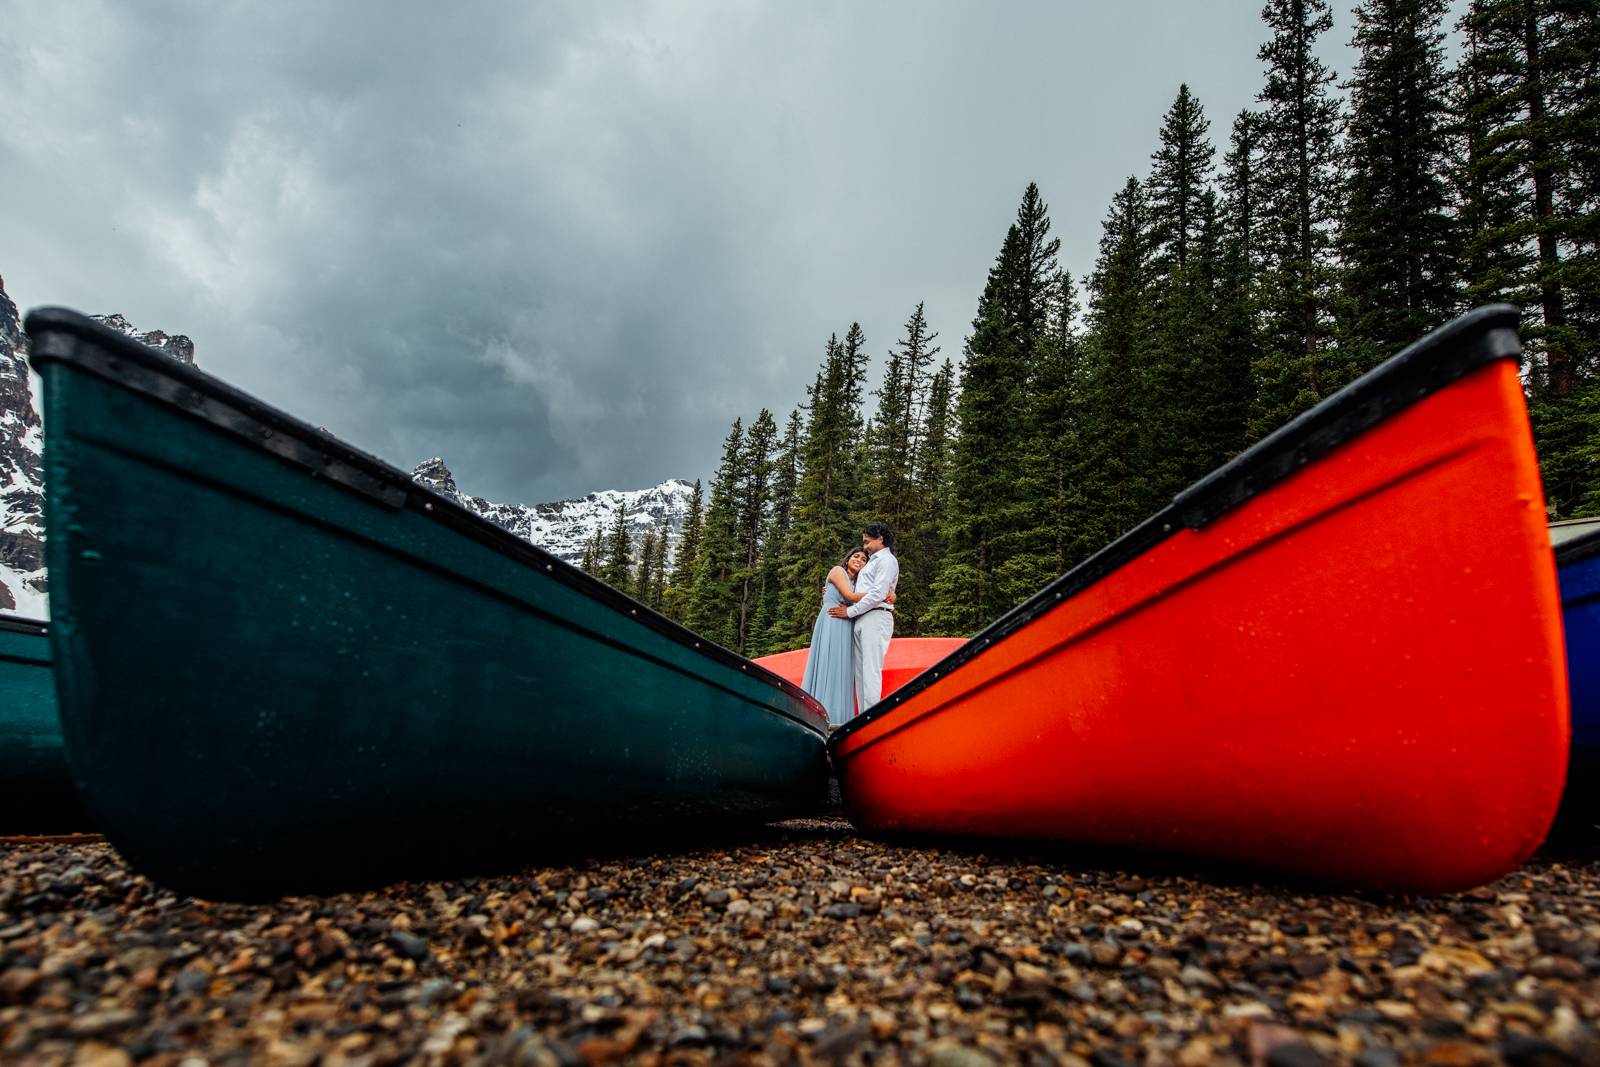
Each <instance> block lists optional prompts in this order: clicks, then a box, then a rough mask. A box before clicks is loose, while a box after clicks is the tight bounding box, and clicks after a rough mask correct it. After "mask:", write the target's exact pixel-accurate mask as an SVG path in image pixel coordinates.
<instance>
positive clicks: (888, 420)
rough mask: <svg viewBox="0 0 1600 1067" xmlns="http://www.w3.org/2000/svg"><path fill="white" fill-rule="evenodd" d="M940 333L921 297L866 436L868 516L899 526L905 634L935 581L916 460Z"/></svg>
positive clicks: (898, 624) (900, 621)
mask: <svg viewBox="0 0 1600 1067" xmlns="http://www.w3.org/2000/svg"><path fill="white" fill-rule="evenodd" d="M937 337H938V334H936V333H934V332H933V331H931V330H930V329H929V328H928V320H927V318H926V316H925V315H924V314H923V305H922V304H920V303H919V304H918V305H917V307H916V310H914V311H913V312H912V313H911V317H910V318H909V319H907V320H906V324H905V335H904V336H903V337H901V338H900V339H899V340H898V341H896V342H895V345H894V347H893V348H892V349H890V351H889V359H888V363H887V364H886V366H885V369H884V378H883V388H882V389H880V390H878V392H877V394H876V395H877V397H878V413H877V416H876V418H875V419H874V420H873V432H872V433H871V434H870V435H868V436H867V437H866V440H865V443H866V445H867V448H868V458H867V464H866V471H867V474H868V481H869V484H870V486H871V494H870V500H871V507H870V509H869V510H870V514H867V515H865V516H864V519H865V520H868V521H870V520H872V519H878V520H881V521H883V522H886V523H888V524H889V528H890V529H891V530H893V531H894V535H895V549H894V550H895V555H896V556H897V557H898V558H899V560H900V588H901V590H903V592H904V594H905V595H903V596H899V597H898V599H897V601H896V604H895V628H896V632H897V633H900V634H902V635H913V634H916V633H917V632H918V623H919V620H920V615H921V611H922V608H923V605H924V604H926V602H927V599H928V587H929V586H930V585H931V584H932V582H933V575H932V574H931V573H930V572H929V570H928V552H927V548H928V545H927V540H928V524H929V514H928V513H929V509H928V505H927V501H926V500H925V499H924V498H923V497H922V496H921V495H920V493H919V492H918V490H917V485H916V481H915V464H916V450H917V445H918V443H919V440H920V438H921V435H922V418H923V416H924V410H923V409H924V408H925V407H926V404H927V395H926V394H927V387H928V366H929V364H931V363H932V362H933V357H934V356H935V355H937V354H938V352H939V346H938V345H935V344H934V343H933V342H934V340H936V339H937Z"/></svg>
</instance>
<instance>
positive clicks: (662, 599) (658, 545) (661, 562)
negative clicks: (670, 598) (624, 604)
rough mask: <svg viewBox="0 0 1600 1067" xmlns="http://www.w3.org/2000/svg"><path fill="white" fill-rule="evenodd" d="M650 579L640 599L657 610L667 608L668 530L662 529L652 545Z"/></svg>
mask: <svg viewBox="0 0 1600 1067" xmlns="http://www.w3.org/2000/svg"><path fill="white" fill-rule="evenodd" d="M649 559H650V572H649V574H650V581H649V584H648V586H647V587H646V589H645V594H646V595H645V596H643V597H641V598H640V599H641V600H643V601H644V602H645V603H646V604H649V605H650V607H652V608H654V609H655V610H656V611H665V610H666V593H667V531H666V530H662V531H661V533H660V534H659V535H658V536H657V537H656V539H655V543H654V544H652V545H651V548H650V553H649Z"/></svg>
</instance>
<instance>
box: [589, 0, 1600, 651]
mask: <svg viewBox="0 0 1600 1067" xmlns="http://www.w3.org/2000/svg"><path fill="white" fill-rule="evenodd" d="M1445 14H1446V0H1363V2H1361V3H1360V4H1358V5H1357V6H1356V7H1355V9H1354V15H1355V38H1354V41H1353V44H1354V47H1355V49H1356V62H1355V69H1354V71H1353V72H1352V73H1351V75H1350V77H1349V80H1348V81H1347V82H1345V83H1344V84H1343V85H1340V84H1337V83H1336V80H1335V75H1334V73H1333V72H1332V71H1330V70H1328V69H1327V68H1326V66H1325V65H1324V64H1323V63H1322V62H1321V61H1320V60H1319V59H1318V58H1317V56H1316V53H1315V46H1316V44H1317V42H1318V39H1319V38H1320V37H1321V36H1322V35H1323V34H1325V33H1327V32H1328V30H1329V29H1330V28H1331V27H1332V18H1331V14H1330V11H1329V9H1328V6H1327V4H1326V2H1325V0H1268V2H1267V4H1266V6H1265V8H1264V10H1263V12H1262V18H1263V21H1264V23H1265V26H1266V29H1267V40H1266V42H1265V43H1264V44H1263V45H1262V46H1261V48H1260V53H1259V55H1260V58H1261V60H1262V62H1263V64H1264V66H1265V79H1264V83H1263V86H1262V88H1261V91H1260V94H1259V96H1258V98H1257V101H1256V106H1254V107H1252V108H1249V109H1246V110H1244V111H1242V112H1241V113H1240V114H1239V115H1237V116H1235V117H1234V118H1233V121H1232V124H1231V127H1230V129H1229V132H1228V137H1227V143H1226V145H1225V146H1222V151H1221V158H1220V160H1219V159H1218V158H1217V157H1218V151H1219V145H1218V144H1217V143H1216V142H1215V141H1214V140H1213V137H1212V133H1211V124H1210V121H1209V120H1208V118H1207V117H1206V114H1205V110H1204V108H1203V106H1202V104H1201V101H1200V100H1198V99H1197V98H1196V97H1195V96H1194V94H1192V93H1191V92H1190V90H1189V88H1188V86H1187V85H1183V86H1180V87H1179V89H1178V92H1177V95H1176V98H1175V99H1174V100H1173V103H1172V105H1171V107H1170V108H1169V109H1168V110H1167V112H1166V114H1165V115H1164V116H1163V117H1162V121H1161V125H1160V128H1159V130H1158V131H1157V134H1156V148H1155V151H1154V152H1153V154H1152V156H1151V163H1150V167H1149V170H1148V171H1147V172H1146V173H1144V174H1142V175H1130V176H1129V177H1128V179H1127V181H1126V182H1125V183H1124V184H1123V186H1122V187H1121V188H1120V189H1118V190H1117V192H1116V193H1115V195H1114V196H1113V197H1112V199H1111V203H1110V205H1109V206H1108V208H1107V211H1106V214H1105V219H1104V223H1103V226H1102V232H1101V236H1100V244H1099V254H1098V258H1097V259H1096V261H1095V264H1094V269H1093V271H1092V272H1091V273H1090V274H1089V275H1088V277H1086V278H1084V279H1075V278H1074V277H1072V275H1071V274H1070V273H1069V272H1067V271H1066V270H1065V269H1063V267H1062V265H1061V262H1060V259H1059V251H1060V242H1059V240H1058V239H1056V238H1055V237H1053V236H1051V221H1050V214H1049V208H1048V205H1047V204H1046V203H1045V201H1044V198H1043V196H1042V194H1041V192H1040V190H1039V188H1038V186H1037V185H1036V184H1032V183H1030V184H1029V185H1028V186H1027V189H1026V190H1025V191H1024V193H1023V195H1022V199H1021V203H1020V204H1019V206H1018V208H1017V213H1016V218H1015V221H1014V222H1013V223H1012V225H1011V226H1010V227H1009V228H1008V230H1007V232H1006V234H1005V236H1004V238H1003V240H1002V241H1001V244H1000V249H999V252H998V254H997V255H996V257H995V261H994V264H993V266H992V267H991V268H990V270H989V275H988V278H987V280H986V282H985V285H984V288H983V292H982V294H981V295H980V297H979V299H978V305H977V312H976V315H975V316H974V318H973V320H972V323H971V329H970V332H969V333H968V334H967V336H966V339H965V341H964V343H963V344H962V346H961V352H960V361H959V368H958V367H957V366H956V365H955V364H953V363H952V360H951V359H950V358H948V357H946V358H943V359H940V358H939V357H940V355H941V347H940V346H939V344H938V343H937V341H938V334H937V333H936V332H935V331H934V330H933V328H932V326H931V325H930V324H929V322H928V321H927V318H926V315H925V313H924V308H923V306H922V305H921V304H919V305H917V307H916V308H915V309H913V310H912V312H911V313H910V315H909V316H908V317H907V318H906V320H905V324H904V326H903V328H902V330H901V334H900V336H899V338H898V339H896V340H895V342H894V343H893V344H892V345H891V346H890V347H889V349H888V352H887V355H886V358H885V362H884V370H883V378H882V384H881V386H880V387H879V388H878V389H877V390H875V391H873V392H871V394H870V395H871V396H872V397H873V398H874V400H875V403H874V404H873V405H872V411H871V414H868V413H867V404H868V395H869V393H868V346H867V339H866V337H865V336H864V335H863V333H862V330H861V327H860V325H859V324H858V323H852V324H851V325H850V326H849V327H848V328H847V329H846V330H845V331H844V333H843V336H842V337H841V336H839V335H838V334H835V335H834V336H832V337H830V338H829V339H828V341H827V343H826V345H825V347H824V351H823V357H822V360H821V363H820V366H819V368H818V370H817V374H816V377H815V379H814V381H813V382H812V384H811V385H810V386H809V387H808V388H807V390H806V396H805V399H804V401H803V402H802V403H801V404H800V405H799V406H797V407H796V408H795V409H794V410H793V411H791V412H790V413H789V415H788V418H787V420H786V421H785V423H784V424H783V428H782V429H781V430H780V429H779V426H778V423H777V420H776V419H775V417H774V416H773V414H772V412H771V411H768V410H765V409H764V410H762V411H761V412H760V413H758V414H757V416H756V417H755V418H754V419H753V420H751V421H750V422H749V423H748V425H747V424H746V423H745V422H744V421H743V420H742V419H735V420H734V422H733V425H732V427H731V429H730V430H729V432H728V436H727V438H726V439H725V441H724V443H723V452H722V459H721V462H720V463H719V464H718V467H717V471H716V475H715V477H714V479H713V480H712V483H711V485H710V490H709V496H708V497H705V496H703V494H702V492H701V487H700V486H699V484H698V483H696V487H695V495H694V501H693V508H692V510H691V514H690V516H689V520H688V523H687V525H686V528H685V532H684V535H683V537H682V539H681V541H680V543H679V545H678V548H677V551H676V553H675V555H674V558H673V559H672V560H671V564H670V571H669V569H668V561H667V558H666V550H665V544H664V542H663V541H661V540H656V539H654V538H647V541H646V543H645V544H643V545H640V546H632V545H630V544H629V542H628V537H627V532H626V528H625V526H624V525H623V519H622V517H621V516H620V515H619V516H618V517H617V520H616V523H615V525H614V527H613V529H612V532H611V538H610V540H609V542H607V541H606V540H605V539H604V538H603V537H602V535H600V534H597V536H596V541H595V542H594V543H593V544H591V546H590V554H589V555H588V557H587V558H586V559H585V568H586V569H589V570H591V572H593V573H597V574H599V575H600V576H601V577H602V578H604V579H605V580H606V581H608V582H611V583H612V584H613V585H616V586H618V587H619V588H624V589H626V590H627V591H629V592H630V593H632V594H633V595H635V596H636V597H638V598H639V599H640V600H643V601H645V602H646V603H649V604H651V605H652V606H653V607H656V608H658V609H659V610H662V611H664V612H666V613H667V614H668V615H670V616H671V617H673V618H675V619H677V620H679V621H681V622H683V623H685V624H686V625H688V626H690V627H691V628H693V629H695V630H697V631H699V632H700V633H702V634H704V635H705V636H707V637H709V638H711V639H713V640H716V641H718V642H720V643H722V644H724V645H726V646H728V647H730V648H733V649H736V650H738V651H740V652H742V653H745V654H748V655H762V654H765V653H769V652H776V651H783V650H787V649H790V648H795V647H800V646H803V645H805V644H806V643H807V641H808V640H809V636H810V629H811V624H812V621H813V619H814V618H815V616H816V613H817V610H818V605H819V603H820V588H821V582H822V579H823V575H824V574H825V572H826V570H827V568H828V567H829V566H830V565H831V564H832V563H834V562H836V561H837V559H836V558H837V557H840V556H842V555H843V553H844V552H845V550H846V549H847V548H848V547H849V546H850V545H851V544H853V543H856V542H858V540H859V534H858V531H859V529H860V526H861V524H862V523H863V522H864V521H866V520H867V519H870V518H877V519H883V520H884V521H886V522H888V523H889V525H890V526H891V528H892V529H894V531H895V533H896V540H897V546H896V547H897V550H898V554H899V556H900V560H901V574H902V579H901V589H900V599H899V603H898V605H897V609H898V616H897V624H896V632H897V633H899V634H918V633H921V634H968V633H972V632H973V631H975V630H977V629H979V628H981V627H982V626H984V625H985V624H987V623H988V622H990V621H992V620H993V619H995V618H996V617H998V616H999V615H1001V614H1002V613H1004V612H1005V611H1006V610H1008V609H1009V608H1011V607H1012V606H1014V605H1015V604H1017V603H1019V602H1020V601H1022V600H1023V599H1025V598H1026V597H1028V596H1029V595H1031V594H1032V593H1034V592H1035V591H1037V590H1038V589H1039V588H1040V587H1041V586H1043V585H1044V584H1045V583H1047V582H1048V581H1050V580H1051V579H1052V578H1054V577H1056V576H1057V575H1059V574H1061V573H1063V572H1065V571H1066V570H1068V569H1070V568H1071V567H1073V566H1074V565H1076V564H1077V563H1079V562H1081V561H1083V560H1084V559H1086V558H1087V557H1088V556H1089V555H1091V554H1092V553H1093V552H1095V551H1096V550H1098V549H1099V548H1101V547H1102V546H1104V545H1105V544H1107V543H1109V542H1110V541H1111V540H1113V539H1115V538H1116V537H1117V536H1119V535H1120V534H1122V533H1124V532H1125V531H1127V530H1128V529H1129V528H1131V527H1132V526H1133V525H1134V524H1136V523H1137V522H1138V521H1139V520H1140V519H1142V518H1144V517H1145V516H1147V515H1149V514H1150V513H1152V512H1154V511H1156V510H1158V509H1160V508H1161V507H1163V506H1164V505H1165V504H1166V503H1167V502H1169V501H1170V500H1171V498H1172V496H1173V495H1174V494H1175V493H1176V492H1177V491H1179V490H1180V489H1182V488H1183V487H1184V486H1186V485H1188V484H1189V483H1191V482H1193V481H1194V480H1195V479H1197V478H1198V477H1200V476H1201V475H1203V474H1204V473H1206V472H1207V471H1209V470H1211V469H1212V468H1214V467H1216V466H1218V465H1220V464H1221V463H1223V462H1225V461H1226V460H1227V459H1228V458H1230V457H1231V456H1233V455H1235V454H1236V453H1238V452H1239V451H1240V450H1241V449H1243V448H1244V447H1246V446H1247V445H1248V444H1250V443H1251V442H1252V441H1255V440H1257V439H1259V438H1260V437H1262V436H1263V435H1265V434H1266V433H1268V432H1270V431H1271V430H1272V429H1274V428H1276V427H1277V426H1279V425H1281V424H1282V423H1283V422H1285V421H1287V420H1288V419H1289V418H1291V417H1293V416H1294V415H1296V414H1298V413H1299V412H1301V411H1303V410H1305V409H1306V408H1308V407H1310V406H1312V405H1313V404H1315V403H1317V402H1318V401H1319V400H1321V399H1323V398H1324V397H1327V396H1328V395H1330V394H1331V393H1333V392H1334V391H1336V390H1337V389H1339V388H1340V387H1342V386H1343V385H1345V384H1347V383H1348V382H1350V381H1351V380H1353V379H1354V378H1356V377H1358V376H1359V375H1361V374H1363V373H1365V372H1366V371H1368V370H1370V369H1371V368H1372V367H1374V366H1376V365H1377V364H1378V363H1380V362H1381V361H1382V360H1383V359H1385V358H1387V357H1388V356H1390V355H1392V354H1393V353H1394V352H1396V351H1398V350H1399V349H1400V348H1403V347H1404V346H1405V345H1406V344H1408V343H1410V342H1411V341H1414V340H1416V339H1417V338H1419V337H1421V336H1422V335H1423V334H1425V333H1427V332H1428V331H1429V330H1431V329H1433V328H1435V327H1437V326H1439V325H1441V324H1442V323H1444V322H1445V321H1446V320H1448V319H1449V318H1450V317H1452V316H1453V315H1456V314H1458V313H1460V312H1462V311H1464V310H1466V309H1468V308H1470V307H1473V306H1476V305H1479V304H1483V303H1488V302H1493V301H1507V302H1510V303H1514V304H1517V305H1519V306H1521V307H1522V308H1523V309H1524V312H1525V315H1524V320H1523V338H1524V342H1525V344H1526V348H1527V353H1526V356H1525V363H1524V367H1523V380H1524V382H1525V384H1526V389H1527V393H1528V400H1529V405H1530V411H1531V413H1532V417H1533V423H1534V433H1535V438H1536V441H1537V443H1538V447H1539V454H1540V465H1541V471H1542V473H1543V476H1544V482H1545V491H1546V494H1547V498H1548V503H1549V508H1550V514H1551V517H1552V518H1562V517H1569V516H1576V515H1586V514H1600V252H1597V247H1596V246H1597V242H1600V6H1597V5H1596V4H1595V3H1594V2H1593V0H1474V2H1473V3H1472V5H1471V7H1470V9H1469V11H1468V12H1467V14H1466V15H1465V16H1464V17H1463V18H1462V19H1461V21H1460V23H1459V24H1458V25H1457V26H1456V30H1457V33H1458V38H1457V41H1458V44H1459V46H1460V53H1461V54H1460V58H1459V60H1458V61H1457V62H1454V63H1451V62H1448V61H1447V57H1446V51H1445V44H1446V27H1445V26H1444V19H1445ZM652 542H653V543H652Z"/></svg>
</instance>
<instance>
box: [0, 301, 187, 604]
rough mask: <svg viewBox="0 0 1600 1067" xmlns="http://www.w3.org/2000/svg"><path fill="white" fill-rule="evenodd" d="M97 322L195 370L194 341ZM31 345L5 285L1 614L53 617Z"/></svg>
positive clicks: (112, 319)
mask: <svg viewBox="0 0 1600 1067" xmlns="http://www.w3.org/2000/svg"><path fill="white" fill-rule="evenodd" d="M94 318H95V319H96V320H97V321H99V322H102V323H104V324H105V325H107V326H109V327H111V328H112V329H113V330H116V331H118V332H119V333H123V334H126V335H127V336H129V337H132V338H133V339H134V340H136V341H140V342H142V343H144V344H146V345H149V346H150V347H151V348H155V349H159V350H160V351H162V352H165V353H167V354H168V355H169V356H171V357H172V358H173V359H176V360H179V361H181V362H183V363H190V364H192V363H194V342H193V341H191V340H189V338H187V337H185V336H183V335H182V334H167V333H164V332H163V331H161V330H151V331H150V332H149V333H141V332H140V331H139V330H138V329H137V328H135V327H134V325H133V324H132V323H130V322H129V321H128V320H127V319H126V318H124V317H123V316H121V315H96V316H94ZM27 352H28V346H27V338H26V337H25V336H24V335H23V332H22V321H21V316H20V315H18V314H17V305H16V304H15V303H14V302H13V301H12V299H11V297H10V296H9V295H7V293H6V290H5V280H4V279H3V278H0V611H6V612H15V613H16V614H19V615H26V616H29V617H31V618H41V619H42V618H44V617H46V616H47V615H48V614H49V601H48V599H47V597H46V589H47V588H48V584H49V583H48V581H47V580H46V576H45V568H44V540H45V530H44V463H43V461H42V459H41V453H42V452H43V448H44V426H43V423H42V422H41V421H40V418H39V408H38V405H37V404H36V403H35V402H34V398H33V388H32V383H30V382H29V380H28V361H27Z"/></svg>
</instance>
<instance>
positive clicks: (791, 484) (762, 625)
mask: <svg viewBox="0 0 1600 1067" xmlns="http://www.w3.org/2000/svg"><path fill="white" fill-rule="evenodd" d="M804 428H805V423H804V421H803V420H802V418H801V416H800V409H798V408H796V409H795V410H793V411H791V412H789V421H788V422H787V423H786V424H785V426H784V431H783V439H782V441H781V443H780V444H779V445H778V452H777V458H776V459H774V460H773V463H772V492H771V498H772V503H771V506H770V507H769V508H768V512H767V527H766V530H765V531H763V533H762V535H761V577H760V581H759V586H760V597H759V603H760V609H759V610H758V611H757V613H756V620H755V625H754V628H753V631H752V632H753V633H754V634H755V637H754V639H753V641H752V647H753V649H754V650H755V653H756V654H757V655H765V654H767V653H772V652H787V651H788V650H789V649H788V648H787V647H786V646H783V645H779V644H777V643H776V641H777V635H776V634H775V633H774V623H776V621H777V618H778V609H779V606H780V602H781V601H782V600H783V584H782V583H783V579H782V566H783V551H784V545H785V544H786V543H787V542H788V539H789V528H790V526H792V525H793V522H794V505H795V493H796V491H797V490H798V488H799V484H800V448H801V444H802V438H803V432H804Z"/></svg>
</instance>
